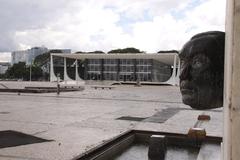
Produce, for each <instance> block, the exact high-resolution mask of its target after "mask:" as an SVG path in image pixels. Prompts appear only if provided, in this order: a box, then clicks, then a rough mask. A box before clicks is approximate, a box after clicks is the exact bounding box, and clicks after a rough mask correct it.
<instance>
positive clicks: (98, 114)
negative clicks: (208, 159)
mask: <svg viewBox="0 0 240 160" xmlns="http://www.w3.org/2000/svg"><path fill="white" fill-rule="evenodd" d="M16 83H20V82H16ZM202 113H204V114H208V115H210V116H211V120H210V121H209V122H208V123H204V124H201V125H202V126H201V127H204V128H205V129H206V131H207V135H211V136H222V121H223V112H222V109H215V110H208V111H198V110H192V109H191V108H190V107H188V106H186V105H184V104H182V102H181V95H180V92H179V88H178V87H176V86H166V85H165V86H164V85H163V86H141V87H136V86H134V85H116V86H115V88H114V89H111V90H109V89H94V88H92V87H91V86H90V85H87V86H86V87H85V90H84V91H77V92H64V93H61V94H60V95H56V93H44V94H27V93H21V94H20V95H18V94H17V93H0V131H6V130H12V131H17V132H21V133H24V134H27V135H32V136H36V137H39V138H42V139H46V140H51V141H47V142H42V143H34V144H26V145H19V146H15V147H5V148H4V147H3V148H1V149H0V159H3V160H25V159H26V160H70V159H72V158H74V157H76V156H78V155H80V154H81V153H83V152H85V151H87V150H89V149H91V148H93V147H95V146H97V145H99V144H101V143H103V142H105V141H107V140H110V139H112V138H114V137H115V136H118V135H119V134H121V133H123V132H126V131H128V130H131V129H138V130H150V131H165V132H173V133H187V132H188V130H189V128H190V127H193V126H194V125H195V124H196V122H197V117H198V115H199V114H202Z"/></svg>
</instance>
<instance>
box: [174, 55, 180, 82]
mask: <svg viewBox="0 0 240 160" xmlns="http://www.w3.org/2000/svg"><path fill="white" fill-rule="evenodd" d="M180 67H181V62H180V58H179V57H178V70H177V75H176V78H175V81H176V85H178V86H179V83H180V79H179V76H180V71H181V68H180Z"/></svg>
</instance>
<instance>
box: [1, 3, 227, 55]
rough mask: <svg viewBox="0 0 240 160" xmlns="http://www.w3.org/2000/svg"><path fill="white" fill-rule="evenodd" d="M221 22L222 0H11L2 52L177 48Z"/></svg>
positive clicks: (4, 14)
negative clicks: (35, 47) (32, 49)
mask: <svg viewBox="0 0 240 160" xmlns="http://www.w3.org/2000/svg"><path fill="white" fill-rule="evenodd" d="M0 1H1V0H0ZM216 4H218V5H217V7H216ZM213 8H214V12H213ZM224 18H225V1H224V0H168V1H166V0H131V1H129V0H119V1H115V0H101V1H97V0H81V1H79V0H71V1H68V0H51V1H49V0H41V1H32V0H19V1H12V0H9V1H3V2H1V6H0V19H1V20H0V31H1V35H3V36H2V37H1V38H0V51H12V50H17V49H24V48H28V47H33V46H41V45H45V46H46V47H48V48H70V49H73V50H75V51H76V50H81V51H93V50H103V51H109V50H111V49H115V48H123V47H136V48H139V49H140V50H144V51H146V52H156V51H158V50H163V49H180V48H181V46H182V45H183V44H184V42H185V41H187V40H188V39H189V38H190V37H191V36H192V35H194V34H196V33H199V32H203V31H207V30H224Z"/></svg>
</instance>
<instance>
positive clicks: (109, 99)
mask: <svg viewBox="0 0 240 160" xmlns="http://www.w3.org/2000/svg"><path fill="white" fill-rule="evenodd" d="M7 95H12V94H7ZM12 96H16V97H19V95H12ZM21 96H31V97H49V98H50V97H55V98H69V99H86V100H87V99H94V100H106V101H115V100H117V101H132V102H155V103H171V104H174V103H175V104H182V102H171V101H158V100H140V99H120V98H112V99H111V98H90V97H68V96H57V95H56V96H52V95H51V96H46V95H21Z"/></svg>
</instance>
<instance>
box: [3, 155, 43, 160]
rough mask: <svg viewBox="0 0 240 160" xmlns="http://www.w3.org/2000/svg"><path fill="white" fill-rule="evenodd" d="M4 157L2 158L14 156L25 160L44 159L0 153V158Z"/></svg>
mask: <svg viewBox="0 0 240 160" xmlns="http://www.w3.org/2000/svg"><path fill="white" fill-rule="evenodd" d="M1 157H4V158H14V159H25V160H44V159H41V158H32V157H22V156H12V155H2V154H0V158H1Z"/></svg>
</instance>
